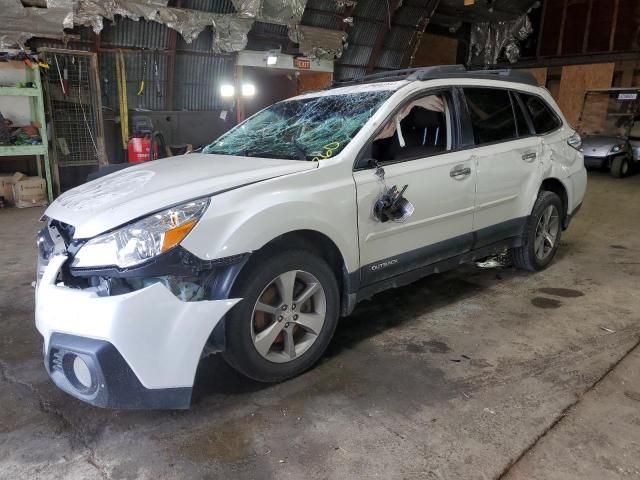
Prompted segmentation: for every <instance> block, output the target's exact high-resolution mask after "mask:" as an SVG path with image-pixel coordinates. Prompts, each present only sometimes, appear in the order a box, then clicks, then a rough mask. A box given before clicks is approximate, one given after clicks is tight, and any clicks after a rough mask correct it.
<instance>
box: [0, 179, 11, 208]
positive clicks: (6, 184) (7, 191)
mask: <svg viewBox="0 0 640 480" xmlns="http://www.w3.org/2000/svg"><path fill="white" fill-rule="evenodd" d="M0 197H4V203H5V205H13V178H12V175H11V174H10V173H0Z"/></svg>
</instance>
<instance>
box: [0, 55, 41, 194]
mask: <svg viewBox="0 0 640 480" xmlns="http://www.w3.org/2000/svg"><path fill="white" fill-rule="evenodd" d="M24 68H25V70H26V77H27V78H26V81H27V82H33V84H34V85H35V88H18V87H0V96H20V97H29V99H30V102H29V106H30V108H31V119H32V120H35V121H37V122H38V123H39V124H40V128H39V131H40V138H41V139H42V143H41V144H40V145H0V157H17V156H31V155H35V157H36V164H37V169H38V176H39V177H42V176H43V173H44V178H45V180H46V182H47V196H48V197H49V203H51V202H52V201H53V188H52V183H51V165H50V163H49V148H48V145H49V142H48V139H47V124H46V119H45V116H44V100H43V97H42V83H41V81H40V69H39V67H38V66H36V65H33V66H31V67H29V66H27V65H24ZM43 159H44V165H43V162H42V160H43ZM43 167H44V172H43Z"/></svg>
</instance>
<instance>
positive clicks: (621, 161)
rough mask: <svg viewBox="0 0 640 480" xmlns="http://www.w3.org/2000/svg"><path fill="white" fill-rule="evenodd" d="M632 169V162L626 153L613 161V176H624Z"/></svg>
mask: <svg viewBox="0 0 640 480" xmlns="http://www.w3.org/2000/svg"><path fill="white" fill-rule="evenodd" d="M630 171H631V162H630V161H629V157H627V156H626V155H619V156H617V157H615V158H614V159H613V161H612V162H611V176H612V177H614V178H624V177H626V176H627V175H629V173H630Z"/></svg>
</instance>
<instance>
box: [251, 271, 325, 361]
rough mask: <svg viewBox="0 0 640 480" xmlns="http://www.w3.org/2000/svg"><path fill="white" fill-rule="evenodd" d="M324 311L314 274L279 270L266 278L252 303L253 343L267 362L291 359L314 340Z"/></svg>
mask: <svg viewBox="0 0 640 480" xmlns="http://www.w3.org/2000/svg"><path fill="white" fill-rule="evenodd" d="M326 313H327V298H326V295H325V291H324V289H323V288H322V285H321V284H320V282H319V281H318V279H317V278H316V277H315V276H313V275H312V274H311V273H309V272H305V271H303V270H292V271H289V272H285V273H282V274H281V275H279V276H278V277H276V278H274V279H273V280H272V281H271V282H269V284H268V285H267V286H266V287H265V288H264V290H263V291H262V293H261V294H260V295H259V296H258V300H257V301H256V304H255V305H254V307H253V313H252V315H251V339H252V340H253V346H254V347H255V349H256V351H257V352H258V353H259V354H260V355H261V356H262V357H263V358H265V359H267V360H269V361H271V362H274V363H286V362H291V361H293V360H295V359H296V358H298V357H300V356H301V355H303V354H304V353H305V352H306V351H307V350H308V349H309V348H310V347H311V346H312V345H313V344H314V343H315V341H316V340H317V338H318V336H319V335H320V332H321V331H322V327H323V325H324V321H325V317H326Z"/></svg>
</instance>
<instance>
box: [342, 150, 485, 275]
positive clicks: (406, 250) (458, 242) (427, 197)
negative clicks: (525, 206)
mask: <svg viewBox="0 0 640 480" xmlns="http://www.w3.org/2000/svg"><path fill="white" fill-rule="evenodd" d="M470 157H471V154H470V152H469V151H459V152H449V153H443V154H440V155H436V156H432V157H426V158H421V159H416V160H411V161H406V162H402V163H396V164H391V165H387V166H384V171H385V180H384V181H385V183H386V185H387V186H389V187H391V186H393V185H397V187H398V188H402V187H403V186H404V185H408V188H407V191H406V192H405V195H404V196H405V197H406V198H407V199H408V200H409V201H410V202H412V204H413V205H414V208H415V210H414V213H413V214H412V215H411V216H410V217H409V218H408V219H407V220H406V221H405V222H404V223H396V222H393V221H390V222H385V223H382V222H380V221H378V220H377V219H376V218H375V217H374V216H373V206H374V204H375V202H376V200H377V199H378V198H379V196H380V194H381V193H382V192H383V190H384V185H383V183H382V181H381V180H380V178H379V177H378V176H376V174H375V170H373V169H368V170H361V171H356V172H354V179H355V183H356V189H357V200H358V226H359V242H360V265H361V266H362V267H361V283H362V285H367V284H369V283H374V282H376V281H379V280H382V279H384V278H388V277H391V276H394V275H397V274H401V273H404V272H406V271H409V270H412V269H415V268H419V267H421V266H424V265H428V264H430V263H434V262H437V261H440V260H443V259H446V258H450V257H452V256H455V255H457V254H461V253H464V252H467V251H469V250H470V248H471V245H472V239H473V236H472V233H471V230H472V227H473V210H474V198H475V168H474V165H473V162H472V160H471V158H470ZM452 172H453V174H455V173H456V172H458V175H455V176H452Z"/></svg>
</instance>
